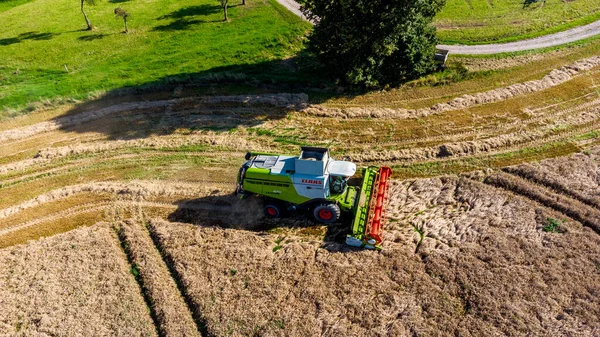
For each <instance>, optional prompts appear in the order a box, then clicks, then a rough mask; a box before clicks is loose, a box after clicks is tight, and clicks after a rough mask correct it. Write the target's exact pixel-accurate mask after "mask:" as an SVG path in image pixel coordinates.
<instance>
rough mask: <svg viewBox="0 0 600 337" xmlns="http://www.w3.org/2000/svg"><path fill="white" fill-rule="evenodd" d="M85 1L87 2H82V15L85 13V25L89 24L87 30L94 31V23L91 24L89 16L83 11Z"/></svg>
mask: <svg viewBox="0 0 600 337" xmlns="http://www.w3.org/2000/svg"><path fill="white" fill-rule="evenodd" d="M84 1H85V0H81V13H83V17H84V18H85V23H86V24H87V30H92V23H91V22H90V20H89V19H88V17H87V15H86V14H85V12H84V11H83V2H84Z"/></svg>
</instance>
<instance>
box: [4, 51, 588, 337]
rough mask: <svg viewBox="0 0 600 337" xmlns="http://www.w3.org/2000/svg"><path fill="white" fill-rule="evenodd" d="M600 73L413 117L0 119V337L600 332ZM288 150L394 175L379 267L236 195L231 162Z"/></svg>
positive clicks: (273, 99)
mask: <svg viewBox="0 0 600 337" xmlns="http://www.w3.org/2000/svg"><path fill="white" fill-rule="evenodd" d="M599 69H600V59H599V58H598V57H589V58H585V59H581V60H579V61H576V62H570V63H567V64H564V66H561V67H558V68H556V69H554V70H552V71H549V72H547V73H545V74H543V75H542V76H539V77H537V78H533V79H528V80H527V81H524V82H519V83H505V84H500V85H498V86H497V88H496V89H490V90H482V91H470V92H468V93H462V92H461V93H454V94H449V95H447V96H444V97H443V99H439V98H438V99H437V100H438V101H437V102H436V103H434V104H431V105H428V106H425V105H424V104H423V99H415V100H410V99H409V100H406V101H404V103H403V104H404V105H405V106H403V107H398V106H395V105H394V104H393V103H390V104H387V105H386V104H379V105H375V104H373V105H369V104H364V105H362V106H360V107H357V106H349V105H346V106H344V105H342V104H334V103H331V104H315V103H310V102H311V100H310V98H309V97H308V96H307V95H304V94H272V95H262V96H257V95H254V96H212V97H185V98H175V97H173V98H167V99H164V100H142V99H141V98H139V97H117V98H115V97H111V98H107V99H99V100H98V101H95V102H88V103H85V104H81V105H70V106H63V107H59V108H53V109H49V110H43V111H38V112H35V113H32V114H30V115H27V116H22V117H18V118H15V119H11V120H5V121H2V122H0V140H1V141H2V144H3V145H4V146H2V148H0V193H1V194H2V198H1V199H0V247H1V248H2V249H0V260H1V261H2V265H3V268H2V270H1V271H0V282H1V283H0V285H2V286H1V287H0V291H1V292H2V295H3V296H0V309H2V308H3V307H4V308H5V309H6V310H0V334H2V335H8V336H21V335H43V334H48V335H51V334H62V333H63V332H61V331H60V330H59V329H61V327H60V326H59V325H58V324H57V323H56V322H61V321H63V320H65V319H67V322H69V324H73V326H75V325H76V324H84V323H86V322H89V324H85V328H87V329H90V330H93V331H99V332H98V333H97V335H101V334H104V335H120V336H131V335H160V336H180V335H185V336H192V335H195V336H249V335H250V336H252V335H260V336H280V335H283V336H306V335H323V336H340V335H346V336H368V335H371V336H388V335H398V336H414V335H418V336H420V335H428V336H446V335H454V336H483V335H485V336H496V335H508V336H522V335H525V334H528V333H529V334H532V335H552V336H595V335H598V334H600V320H599V319H598V317H600V306H599V305H598V303H600V301H599V300H600V299H599V295H600V237H599V236H598V235H599V233H600V209H599V206H600V173H599V165H600V141H599V137H600V133H599V132H598V127H599V123H600V95H599V94H598V88H597V85H596V83H598V80H600V73H599V72H598V70H599ZM302 144H311V145H320V146H330V147H331V149H332V153H333V155H334V157H342V156H346V155H349V156H351V157H352V159H353V161H355V162H356V163H357V164H359V165H363V166H364V165H389V166H391V167H392V168H393V170H394V178H395V181H394V182H393V184H392V187H391V200H390V205H389V209H388V215H389V217H388V223H387V231H386V237H385V238H386V242H385V248H384V250H383V252H373V251H361V250H354V249H351V248H348V247H346V246H344V245H343V244H342V242H343V239H344V237H345V234H346V233H347V232H348V226H349V224H348V223H347V220H346V219H343V221H341V222H340V223H336V224H333V225H331V226H329V227H327V226H323V225H320V224H317V223H315V222H313V221H312V220H310V219H309V218H308V217H306V216H304V215H302V214H298V215H296V216H292V217H289V218H285V219H281V220H267V219H264V218H262V216H261V213H262V209H261V205H260V200H257V199H250V200H245V201H239V200H237V199H236V198H235V197H234V196H232V194H231V193H232V191H233V190H234V184H235V176H236V174H237V170H238V168H239V165H240V164H241V163H242V162H243V156H244V153H245V152H246V151H248V150H255V151H269V152H279V153H289V154H295V153H297V152H298V147H299V145H302ZM61 233H63V234H61ZM41 237H47V238H44V239H40V238H41ZM4 266H7V267H6V268H4ZM38 270H41V271H40V272H39V273H38ZM64 284H68V285H69V287H73V289H71V288H69V287H65V286H64ZM75 289H77V290H80V292H81V294H77V296H75V295H74V294H73V293H72V292H75ZM50 293H52V294H53V295H54V296H56V300H54V301H43V300H42V299H45V298H46V297H45V294H50ZM31 298H34V299H36V298H39V299H40V302H36V301H35V300H34V301H32V300H30V299H31ZM90 299H94V300H93V301H90ZM10 308H13V309H14V308H19V309H18V310H16V311H15V310H13V309H10ZM56 308H58V309H60V310H54V309H56ZM61 308H63V309H61ZM124 308H129V309H127V310H125V309H124ZM132 308H133V309H132ZM70 310H74V311H77V312H94V313H95V315H97V317H105V319H103V320H97V319H91V318H90V319H89V320H85V319H79V318H77V317H79V316H72V315H70V313H69V312H70ZM117 311H118V312H119V313H115V312H117ZM133 313H137V314H133ZM69 317H70V318H69ZM73 317H74V318H73ZM116 317H118V319H117V318H116ZM69 319H70V320H69ZM86 319H87V318H86ZM177 323H179V324H177ZM66 334H69V333H66Z"/></svg>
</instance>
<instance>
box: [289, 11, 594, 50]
mask: <svg viewBox="0 0 600 337" xmlns="http://www.w3.org/2000/svg"><path fill="white" fill-rule="evenodd" d="M277 1H278V2H279V3H280V4H281V5H283V6H284V7H285V8H287V9H289V10H290V11H291V12H292V13H294V14H296V15H298V16H299V17H301V18H302V19H304V20H307V18H306V17H305V16H304V15H303V14H302V12H301V11H300V4H299V3H297V2H295V1H294V0H277ZM307 21H308V20H307ZM598 34H600V20H598V21H595V22H592V23H590V24H587V25H585V26H580V27H575V28H572V29H569V30H565V31H563V32H559V33H555V34H549V35H544V36H540V37H536V38H534V39H528V40H522V41H516V42H509V43H494V44H482V45H473V46H464V45H443V44H441V45H438V46H437V47H438V48H439V49H446V50H449V51H450V53H452V54H498V53H509V52H517V51H523V50H531V49H539V48H548V47H554V46H559V45H561V44H565V43H569V42H574V41H578V40H583V39H586V38H588V37H592V36H595V35H598Z"/></svg>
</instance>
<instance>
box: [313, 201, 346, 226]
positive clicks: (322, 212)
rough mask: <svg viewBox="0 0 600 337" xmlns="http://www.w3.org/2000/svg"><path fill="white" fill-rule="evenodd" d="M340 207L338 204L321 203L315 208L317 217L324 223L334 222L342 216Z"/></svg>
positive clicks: (314, 211)
mask: <svg viewBox="0 0 600 337" xmlns="http://www.w3.org/2000/svg"><path fill="white" fill-rule="evenodd" d="M341 213H342V212H341V211H340V207H339V206H338V205H336V204H320V205H319V206H317V207H315V209H314V210H313V215H314V216H315V219H317V221H319V222H323V223H334V222H336V221H337V220H338V219H339V218H340V214H341Z"/></svg>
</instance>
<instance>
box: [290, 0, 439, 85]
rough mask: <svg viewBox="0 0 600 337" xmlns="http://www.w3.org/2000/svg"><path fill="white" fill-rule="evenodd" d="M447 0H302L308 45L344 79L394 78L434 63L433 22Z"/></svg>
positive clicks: (406, 76) (407, 76)
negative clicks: (309, 29) (310, 28)
mask: <svg viewBox="0 0 600 337" xmlns="http://www.w3.org/2000/svg"><path fill="white" fill-rule="evenodd" d="M444 2H445V0H305V2H304V5H303V7H302V11H303V12H304V14H305V15H306V17H307V18H308V19H310V20H311V21H313V22H315V23H316V24H315V28H314V30H313V32H312V34H311V35H310V38H309V47H310V49H311V50H312V51H313V52H314V53H315V54H316V56H317V57H318V59H319V61H320V62H321V63H322V64H323V65H325V66H326V67H328V68H329V69H330V71H332V73H333V74H334V75H335V76H337V77H338V78H340V79H341V80H343V81H344V82H346V83H349V84H354V85H362V86H365V87H381V86H384V85H386V84H398V83H401V82H403V81H406V80H408V79H412V78H416V77H419V76H421V75H423V74H425V73H427V72H430V71H432V70H433V69H435V62H434V60H433V57H434V55H435V44H436V42H437V40H436V37H435V28H434V27H432V26H431V22H432V20H433V17H434V16H435V14H436V13H437V12H438V11H440V10H441V9H442V7H443V6H444Z"/></svg>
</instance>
